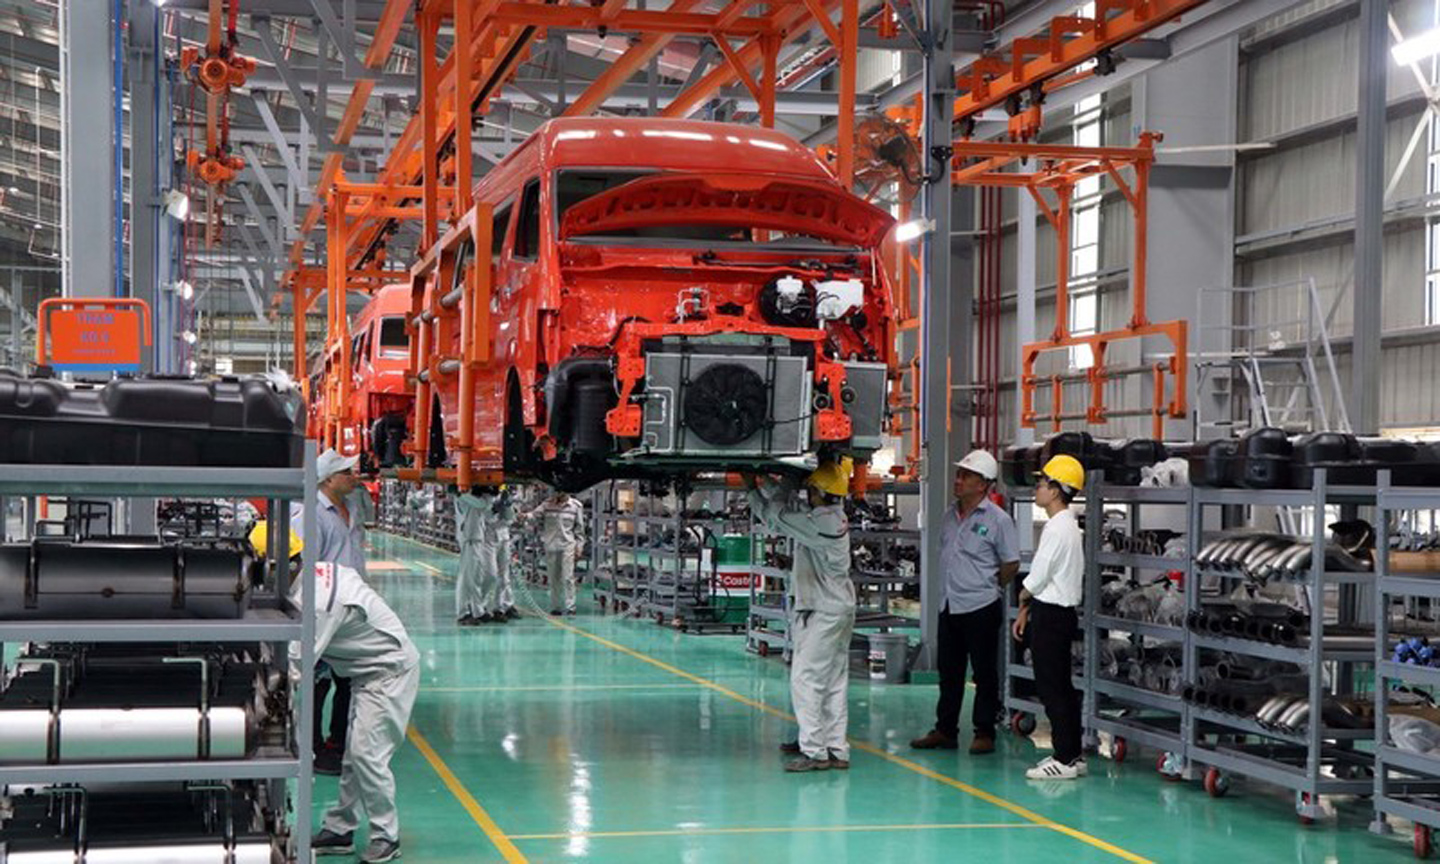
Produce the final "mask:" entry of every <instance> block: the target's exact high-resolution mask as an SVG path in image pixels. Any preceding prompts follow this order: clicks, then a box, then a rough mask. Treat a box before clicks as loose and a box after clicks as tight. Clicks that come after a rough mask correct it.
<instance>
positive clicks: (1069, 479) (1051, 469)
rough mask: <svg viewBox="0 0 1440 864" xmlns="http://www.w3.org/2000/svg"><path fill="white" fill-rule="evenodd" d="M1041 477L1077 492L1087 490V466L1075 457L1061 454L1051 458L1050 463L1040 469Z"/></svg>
mask: <svg viewBox="0 0 1440 864" xmlns="http://www.w3.org/2000/svg"><path fill="white" fill-rule="evenodd" d="M1040 475H1041V476H1042V477H1045V478H1048V479H1050V480H1054V481H1055V482H1056V483H1059V484H1060V485H1062V486H1067V487H1069V488H1070V489H1072V490H1074V491H1076V492H1079V491H1080V490H1081V489H1084V488H1085V466H1083V465H1081V464H1080V460H1079V459H1076V458H1075V457H1074V456H1066V455H1064V454H1061V455H1059V456H1052V457H1050V461H1049V462H1046V463H1045V467H1044V468H1041V469H1040Z"/></svg>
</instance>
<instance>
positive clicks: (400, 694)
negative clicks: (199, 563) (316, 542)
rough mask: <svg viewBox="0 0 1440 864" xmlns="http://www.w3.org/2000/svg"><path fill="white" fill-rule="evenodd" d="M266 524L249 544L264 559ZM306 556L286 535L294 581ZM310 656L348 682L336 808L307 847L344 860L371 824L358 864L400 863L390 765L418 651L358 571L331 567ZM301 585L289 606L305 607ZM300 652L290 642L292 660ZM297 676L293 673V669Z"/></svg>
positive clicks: (322, 584) (322, 570)
mask: <svg viewBox="0 0 1440 864" xmlns="http://www.w3.org/2000/svg"><path fill="white" fill-rule="evenodd" d="M268 533H269V528H268V523H265V522H262V523H260V524H259V525H257V526H255V529H254V531H252V532H251V534H250V542H251V544H252V545H253V546H254V547H255V550H256V551H257V552H258V553H260V554H262V555H263V554H264V551H265V549H266V548H267V543H266V541H267V537H268ZM303 554H304V548H303V543H302V541H301V539H300V535H299V534H298V533H296V532H294V531H292V532H290V566H291V572H292V574H294V575H295V576H297V577H298V575H299V573H300V570H301V556H302V555H303ZM314 574H315V575H314V579H315V656H316V658H318V659H319V660H323V661H324V662H326V663H329V664H330V666H331V667H332V668H334V670H335V671H336V673H337V674H339V675H341V676H343V677H345V678H346V679H348V680H350V681H351V685H352V689H353V694H354V695H353V701H352V707H351V712H350V725H351V728H350V738H351V746H350V747H349V748H348V749H347V750H346V751H345V759H344V762H343V763H342V765H341V770H340V801H339V802H338V803H337V804H336V805H335V806H334V807H332V808H330V810H329V811H328V812H326V814H325V818H324V821H323V823H322V826H321V830H320V832H319V833H317V834H316V835H315V837H314V838H313V839H312V841H311V844H310V845H311V848H312V849H313V850H314V851H315V853H316V854H317V855H349V854H351V853H352V852H353V851H354V849H355V841H354V838H355V829H356V828H357V827H358V826H359V825H360V820H361V818H362V817H368V818H369V820H370V842H369V844H368V845H367V846H366V848H365V852H364V853H363V854H362V855H361V856H360V860H361V862H363V864H382V862H385V861H393V860H395V859H396V858H399V857H400V820H399V815H398V813H397V811H396V807H395V775H394V773H393V772H391V770H390V759H391V757H392V756H394V755H395V751H396V749H398V748H399V746H400V744H401V743H402V742H403V741H404V740H405V730H406V727H408V726H409V724H410V711H411V709H412V708H413V707H414V705H415V695H416V693H417V692H418V691H419V689H420V652H419V651H417V650H416V649H415V645H414V643H413V642H411V641H410V636H409V634H407V633H406V632H405V627H404V625H402V624H401V623H400V618H399V616H397V615H396V614H395V612H394V611H393V610H392V609H391V608H390V607H389V606H388V605H387V604H386V603H385V601H384V600H383V599H381V598H380V595H379V594H376V593H375V591H374V590H372V589H371V588H370V586H369V585H367V584H366V583H365V580H364V579H362V578H361V577H360V574H359V573H358V572H356V571H355V570H353V569H351V568H349V567H346V566H343V565H339V564H334V563H331V562H318V563H316V564H315V565H314ZM301 590H302V586H301V581H300V579H299V578H296V579H295V581H294V583H293V587H292V589H291V595H290V599H291V602H292V603H294V604H295V606H296V607H297V608H298V607H302V605H303V602H304V595H303V594H302V593H301ZM299 653H300V652H299V646H298V645H297V644H295V643H291V648H290V654H291V658H292V660H295V659H298V658H299ZM292 675H294V676H297V677H298V670H295V669H293V668H292Z"/></svg>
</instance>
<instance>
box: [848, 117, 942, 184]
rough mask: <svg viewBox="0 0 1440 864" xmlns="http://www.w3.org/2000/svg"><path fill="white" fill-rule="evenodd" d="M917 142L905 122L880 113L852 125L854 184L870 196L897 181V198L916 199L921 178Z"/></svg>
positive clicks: (922, 175)
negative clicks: (853, 129)
mask: <svg viewBox="0 0 1440 864" xmlns="http://www.w3.org/2000/svg"><path fill="white" fill-rule="evenodd" d="M924 179H925V169H924V165H923V163H922V162H921V159H920V144H919V142H917V141H916V140H915V139H914V137H912V136H911V135H910V133H909V131H908V130H906V128H905V126H904V124H902V123H899V122H897V121H895V120H891V119H890V118H889V117H885V116H883V115H880V114H874V115H871V116H869V117H866V118H865V119H864V120H862V121H861V122H860V124H859V125H858V126H856V127H855V186H856V188H857V189H858V190H859V191H860V193H861V194H863V195H865V196H867V197H869V196H871V195H873V194H874V193H875V192H876V191H877V190H879V189H880V188H881V187H883V186H884V185H885V184H887V183H895V184H898V189H899V194H898V200H899V201H900V202H901V203H908V202H910V201H913V200H914V199H915V195H916V194H917V193H918V192H919V191H920V184H921V183H923V182H924Z"/></svg>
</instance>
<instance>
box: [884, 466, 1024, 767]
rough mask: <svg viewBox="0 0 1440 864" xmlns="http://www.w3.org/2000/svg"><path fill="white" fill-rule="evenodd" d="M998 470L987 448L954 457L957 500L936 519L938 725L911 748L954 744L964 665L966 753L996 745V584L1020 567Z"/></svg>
mask: <svg viewBox="0 0 1440 864" xmlns="http://www.w3.org/2000/svg"><path fill="white" fill-rule="evenodd" d="M998 475H999V466H998V465H997V464H996V463H995V457H994V456H991V455H990V454H989V453H987V452H985V451H984V450H973V451H971V452H970V453H968V454H967V455H966V456H965V458H964V459H961V460H960V461H959V462H956V463H955V485H954V493H955V506H954V508H952V509H949V510H947V511H946V513H945V516H944V520H943V521H942V522H941V523H940V574H939V578H940V584H941V586H942V594H941V601H940V618H939V627H938V628H937V631H936V632H937V640H936V652H935V660H936V667H937V670H938V671H939V673H940V700H939V703H938V704H937V705H936V706H935V727H934V728H933V729H931V730H930V731H929V732H928V733H926V734H925V735H924V736H922V737H920V738H916V739H915V740H914V741H911V742H910V746H911V747H914V748H916V749H920V750H932V749H943V750H953V749H955V748H956V747H958V746H959V734H960V710H961V708H962V707H963V705H964V702H965V678H966V671H967V666H968V667H971V668H973V669H974V670H975V704H974V706H973V707H972V709H971V713H970V720H971V724H972V726H973V727H974V728H973V735H974V737H973V738H972V739H971V741H970V752H971V753H972V754H977V755H978V754H984V753H993V752H995V718H996V717H997V716H998V715H999V713H1000V644H1001V638H1002V637H1001V633H1000V631H1001V630H1002V629H1003V627H1004V622H1005V606H1004V603H1003V601H1002V599H1001V590H1002V589H1003V588H1004V587H1005V586H1006V585H1008V584H1010V580H1011V579H1014V578H1015V574H1016V573H1018V572H1020V544H1019V541H1018V538H1017V537H1016V533H1015V520H1014V519H1011V518H1010V514H1009V513H1006V512H1005V511H1004V510H1002V509H1000V507H998V506H997V505H996V504H995V502H994V501H992V500H990V492H991V489H992V488H993V487H994V485H995V478H996V477H997V476H998Z"/></svg>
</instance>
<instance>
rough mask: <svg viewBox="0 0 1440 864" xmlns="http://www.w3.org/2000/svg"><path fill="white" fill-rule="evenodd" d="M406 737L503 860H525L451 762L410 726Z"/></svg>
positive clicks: (513, 862)
mask: <svg viewBox="0 0 1440 864" xmlns="http://www.w3.org/2000/svg"><path fill="white" fill-rule="evenodd" d="M409 738H410V743H412V744H414V745H415V748H416V749H417V750H419V751H420V754H421V755H422V756H424V757H425V761H426V762H429V763H430V767H431V768H434V769H435V773H436V774H439V775H440V779H441V780H443V781H444V782H445V787H446V788H447V789H449V790H450V794H451V795H454V796H455V800H457V801H459V802H460V806H462V807H464V808H465V812H467V813H469V814H470V818H471V819H474V820H475V824H476V825H479V826H480V830H481V831H484V832H485V836H486V837H489V838H490V842H491V843H493V844H495V848H496V849H499V850H500V854H501V855H503V856H504V857H505V860H506V861H508V862H510V864H526V862H528V861H529V860H530V859H528V858H526V857H525V855H524V854H523V853H522V852H521V851H520V850H519V849H517V848H515V844H514V843H512V842H510V838H509V837H507V836H505V832H504V831H501V830H500V826H499V825H497V824H495V820H494V819H492V818H490V814H489V813H487V812H485V808H484V807H481V806H480V802H479V801H476V800H475V796H473V795H471V794H470V790H468V789H466V788H465V784H463V783H461V782H460V778H458V777H456V776H455V772H453V771H451V770H450V766H449V765H446V764H445V760H443V759H441V758H440V754H438V753H436V752H435V749H434V748H433V747H431V746H430V742H429V741H426V740H425V736H424V735H421V734H420V732H419V730H417V729H416V728H415V727H413V726H412V727H410V731H409Z"/></svg>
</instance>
